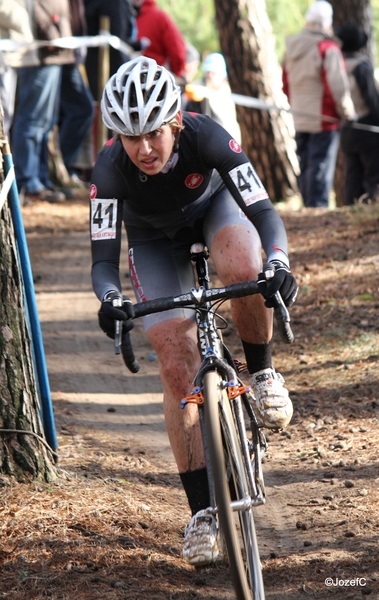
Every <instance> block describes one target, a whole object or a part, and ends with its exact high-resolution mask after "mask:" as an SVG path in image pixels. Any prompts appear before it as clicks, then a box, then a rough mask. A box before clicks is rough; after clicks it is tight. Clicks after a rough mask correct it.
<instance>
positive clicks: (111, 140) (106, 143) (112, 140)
mask: <svg viewBox="0 0 379 600" xmlns="http://www.w3.org/2000/svg"><path fill="white" fill-rule="evenodd" d="M113 142H114V138H113V137H112V138H111V139H110V140H108V141H107V142H105V146H112V144H113Z"/></svg>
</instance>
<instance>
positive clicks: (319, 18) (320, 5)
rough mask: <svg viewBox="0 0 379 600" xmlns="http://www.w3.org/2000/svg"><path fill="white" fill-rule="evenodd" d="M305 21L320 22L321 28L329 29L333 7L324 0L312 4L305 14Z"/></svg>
mask: <svg viewBox="0 0 379 600" xmlns="http://www.w3.org/2000/svg"><path fill="white" fill-rule="evenodd" d="M305 22H306V23H320V25H322V28H323V29H330V27H331V26H332V22H333V7H332V5H331V4H330V3H329V2H326V0H318V2H315V3H314V4H312V5H311V6H310V7H309V8H308V10H307V12H306V15H305Z"/></svg>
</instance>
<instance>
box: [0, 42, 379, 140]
mask: <svg viewBox="0 0 379 600" xmlns="http://www.w3.org/2000/svg"><path fill="white" fill-rule="evenodd" d="M107 45H110V46H112V48H115V50H120V51H121V52H124V54H127V55H128V56H129V57H130V58H134V57H135V56H139V55H140V53H139V52H135V50H134V49H133V48H132V47H131V46H129V44H127V43H126V42H123V41H122V40H120V38H118V37H117V36H116V35H111V34H110V33H109V32H108V31H100V34H99V35H95V36H72V37H63V38H57V39H55V40H34V42H31V43H28V44H26V43H21V42H14V41H13V40H0V52H1V51H4V52H12V51H14V50H19V49H20V48H25V47H28V48H43V47H46V46H56V47H57V48H69V49H71V50H75V49H76V48H82V47H85V48H94V47H101V46H107ZM189 87H191V88H192V90H193V91H195V92H196V94H195V95H198V94H199V95H202V96H203V97H206V96H207V94H208V89H207V88H206V87H205V86H200V85H190V86H189ZM231 97H232V99H233V101H234V102H235V104H239V105H240V106H246V107H247V108H257V109H258V110H277V111H283V110H284V111H286V112H290V113H292V114H298V115H304V116H308V117H313V118H317V119H319V118H320V117H322V120H323V121H328V122H331V123H340V122H341V120H340V119H335V118H333V117H329V116H328V115H319V114H314V113H310V112H307V111H300V110H296V109H292V108H289V107H288V108H287V107H283V106H277V105H276V104H268V103H267V102H266V101H265V100H260V99H259V98H252V97H250V96H242V95H241V94H231ZM350 126H351V127H353V128H354V129H362V130H364V131H372V132H374V133H379V127H376V126H375V125H364V124H362V123H354V122H353V123H350Z"/></svg>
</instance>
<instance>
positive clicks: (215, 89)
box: [185, 52, 241, 144]
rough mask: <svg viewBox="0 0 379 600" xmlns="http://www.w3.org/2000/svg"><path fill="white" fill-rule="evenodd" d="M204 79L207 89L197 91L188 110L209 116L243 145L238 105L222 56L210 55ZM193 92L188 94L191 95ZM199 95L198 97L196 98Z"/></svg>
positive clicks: (189, 103) (204, 67)
mask: <svg viewBox="0 0 379 600" xmlns="http://www.w3.org/2000/svg"><path fill="white" fill-rule="evenodd" d="M203 71H204V79H203V82H202V85H203V86H205V87H206V88H207V89H206V90H204V93H201V88H199V89H198V91H196V88H195V97H194V98H193V100H188V102H187V106H186V109H185V110H187V111H189V112H196V113H201V114H203V115H208V116H209V117H211V118H212V119H213V120H214V121H216V122H217V123H219V124H220V125H222V126H223V127H224V129H226V130H227V131H228V133H230V135H232V136H233V137H234V139H235V140H236V141H237V142H238V143H239V144H240V143H241V130H240V127H239V125H238V121H237V114H236V105H235V104H234V102H233V100H232V97H231V89H230V86H229V83H228V76H227V71H226V63H225V59H224V57H223V56H222V54H219V53H218V52H213V53H212V54H208V56H207V57H206V58H205V60H204V63H203ZM190 93H191V91H189V92H188V94H189V95H190ZM196 95H197V97H196Z"/></svg>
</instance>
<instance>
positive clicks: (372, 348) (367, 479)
mask: <svg viewBox="0 0 379 600" xmlns="http://www.w3.org/2000/svg"><path fill="white" fill-rule="evenodd" d="M23 210H24V218H25V224H26V229H27V236H28V244H29V251H30V255H31V262H32V267H33V273H34V278H35V282H36V292H37V303H38V309H39V316H40V320H41V326H42V331H43V338H44V344H45V352H46V358H47V366H48V373H49V378H50V385H51V390H52V397H53V402H54V411H55V417H56V425H57V433H58V439H59V446H60V451H59V452H60V456H61V463H60V464H61V466H62V468H63V469H64V470H65V472H66V474H68V481H66V482H65V483H62V484H61V483H59V485H57V487H56V489H53V492H54V493H51V490H48V489H45V488H41V491H40V496H39V500H40V501H39V505H38V508H39V510H40V511H41V507H45V509H46V510H45V512H46V515H45V518H46V522H45V521H44V522H43V527H42V525H41V528H42V529H41V531H45V532H47V531H50V534H49V535H50V538H49V535H47V533H46V535H45V537H44V538H43V539H44V542H43V543H44V545H43V544H42V541H41V540H42V538H41V537H38V539H37V538H36V533H35V531H36V530H35V527H36V522H37V523H42V521H43V518H42V517H41V514H37V512H36V513H35V514H34V513H31V514H30V515H29V516H28V519H29V520H28V521H25V522H24V523H25V524H24V531H22V529H20V522H19V521H18V522H17V523H14V525H13V526H12V527H13V529H12V527H11V531H12V532H13V533H12V536H13V537H14V539H15V540H16V539H18V540H20V541H19V544H21V545H22V539H24V540H25V539H26V538H27V539H28V540H29V539H30V541H31V542H32V540H34V542H33V543H34V546H33V547H34V552H36V550H35V548H36V547H38V548H40V545H39V544H42V546H43V549H44V550H43V551H44V552H45V553H46V557H45V558H44V557H43V555H42V554H40V553H39V552H41V553H42V549H40V550H39V551H38V552H37V556H38V557H39V561H40V562H39V564H40V567H36V566H34V570H33V569H32V568H31V567H30V565H29V567H30V568H29V571H28V573H31V572H32V573H33V576H32V575H30V576H28V577H26V579H25V578H24V580H21V579H22V578H21V579H20V576H18V575H13V579H12V582H14V583H13V584H14V586H15V587H14V594H13V593H12V591H11V592H9V591H8V592H7V591H5V590H4V594H5V595H4V594H3V596H1V591H2V588H1V584H0V598H1V597H4V598H9V599H12V600H13V598H15V599H17V600H20V599H23V598H25V599H26V598H28V600H29V599H30V598H38V599H42V598H43V597H44V596H45V595H46V593H47V590H50V592H51V593H49V594H47V595H50V597H53V598H56V599H57V600H58V599H62V600H63V599H70V600H71V599H74V598H75V599H77V600H84V599H85V598H89V599H90V600H93V599H95V598H105V597H106V598H107V600H108V599H111V600H112V599H113V598H133V600H139V599H140V598H141V599H142V598H144V600H145V599H150V598H151V599H152V600H161V599H162V600H163V599H167V600H170V599H172V600H177V599H180V600H186V599H187V598H188V599H189V598H199V599H200V598H201V599H203V598H204V599H205V598H207V599H216V598H217V599H220V600H222V599H224V600H232V599H233V598H234V595H233V592H232V589H231V586H230V581H229V575H228V572H227V569H226V567H225V566H224V565H218V566H217V568H215V569H204V570H202V571H200V572H197V573H195V572H194V571H192V569H189V568H187V566H186V565H184V564H183V563H182V561H181V559H180V548H181V536H182V531H183V528H184V526H185V523H186V522H187V520H188V510H187V508H186V501H185V498H184V494H183V492H182V490H181V487H180V483H179V478H178V477H177V475H176V468H175V465H174V461H173V458H172V455H171V451H170V448H169V445H168V441H167V437H166V433H165V426H164V419H163V411H162V403H161V391H162V388H161V383H160V380H159V376H158V368H157V362H156V360H154V355H153V352H152V349H151V347H150V346H149V344H148V342H147V341H146V338H145V336H144V335H143V334H142V332H141V329H140V325H138V324H137V326H136V327H135V330H134V331H133V339H134V344H135V349H136V355H137V357H138V358H139V360H140V363H141V370H140V372H139V373H138V374H137V375H131V374H129V373H128V372H127V371H126V368H125V367H124V365H123V363H122V359H121V357H116V356H114V354H113V346H112V342H111V341H110V340H108V339H107V338H106V337H105V336H103V334H102V333H101V331H100V330H99V328H98V325H97V322H96V312H97V309H98V302H97V300H96V298H95V296H94V294H93V292H92V288H91V283H90V250H89V244H88V235H87V206H86V201H84V200H78V201H76V202H67V203H66V204H65V205H62V206H58V205H57V206H50V205H48V206H45V205H43V204H36V205H33V206H30V207H25V208H24V209H23ZM284 218H285V221H286V225H287V228H288V231H289V236H290V241H291V247H293V248H297V249H299V250H300V248H301V252H300V251H299V254H297V253H295V252H294V253H293V256H292V264H293V268H294V270H295V271H296V269H297V271H296V274H297V275H298V278H299V283H300V285H301V294H300V297H299V300H298V302H297V303H296V305H295V307H294V309H293V311H292V313H291V314H292V319H293V327H294V330H295V334H296V337H297V340H296V343H295V344H294V346H293V347H291V348H288V347H285V346H284V345H283V344H282V343H281V342H279V341H278V340H276V342H275V365H276V367H277V369H278V370H279V371H281V372H282V373H283V374H284V376H285V378H286V380H287V383H288V384H289V389H290V391H291V396H292V398H293V401H294V406H295V417H294V420H293V423H292V424H291V426H290V428H289V429H288V432H284V433H283V434H281V435H280V434H270V435H269V453H268V456H267V458H266V461H265V465H264V469H265V479H266V486H267V495H268V499H267V504H266V506H264V507H260V508H259V509H257V511H256V521H257V529H258V537H259V544H260V552H261V557H262V564H263V570H264V579H265V586H266V597H267V599H269V600H301V599H303V598H308V597H309V598H319V599H321V600H325V599H326V598H329V597H333V598H336V599H341V600H342V598H343V599H345V598H346V599H351V600H358V598H362V596H363V595H369V596H370V597H372V598H379V586H378V581H379V566H378V565H379V560H378V541H379V540H378V519H377V514H378V513H377V509H378V498H379V494H378V489H377V488H378V486H377V484H378V476H379V472H378V468H377V467H378V460H377V453H376V446H375V444H376V443H377V441H378V412H377V407H378V402H377V398H378V395H379V394H378V391H379V390H378V377H377V374H376V372H377V367H378V361H379V356H378V355H379V342H378V336H377V333H376V331H377V328H378V325H379V319H378V317H377V316H376V314H377V310H376V309H377V307H378V306H379V303H378V296H377V289H378V286H379V276H378V272H377V271H378V269H377V264H378V260H379V251H378V249H377V237H378V235H377V234H378V227H377V217H376V216H375V215H368V214H364V215H363V217H362V216H361V217H360V218H357V219H356V220H355V221H354V220H352V219H351V217H349V216H346V215H345V214H344V213H342V214H341V213H338V212H336V213H330V214H329V213H322V212H320V213H316V212H315V213H314V214H310V213H298V214H291V213H288V214H287V213H286V214H285V216H284ZM349 228H350V229H349ZM304 232H307V236H306V238H304ZM370 232H371V233H370ZM346 234H348V238H344V236H345V235H346ZM362 235H364V236H365V248H364V252H363V251H361V246H362V243H361V242H360V240H361V237H362ZM370 236H371V237H370ZM346 239H348V242H347V241H346ZM347 243H348V244H349V245H351V246H349V247H352V248H353V250H352V252H353V256H354V257H355V258H354V260H351V261H348V260H347V259H346V258H344V257H343V256H342V254H343V253H344V252H345V254H346V253H347V257H348V256H349V249H347V248H346V244H347ZM373 265H374V266H373ZM320 266H321V267H322V269H321V268H320ZM126 271H127V267H126V265H123V266H122V269H121V273H123V281H124V284H125V290H128V278H127V276H126ZM321 271H322V273H323V277H321ZM325 274H326V275H325ZM347 274H348V277H349V282H350V284H351V285H354V286H356V287H357V289H359V291H360V292H361V294H362V295H363V294H366V295H367V298H368V299H366V300H362V299H361V300H358V296H357V294H356V293H354V294H350V292H349V290H348V289H347V288H343V286H344V285H345V283H344V282H345V281H346V279H340V278H341V277H347ZM367 281H370V285H368V284H367V283H362V282H367ZM349 294H350V295H349ZM350 296H351V298H350ZM369 296H370V297H369ZM333 298H340V300H339V304H338V303H336V302H335V301H333ZM311 303H312V304H311ZM376 303H377V304H376ZM310 306H311V307H312V308H310ZM341 339H343V340H344V343H341ZM358 340H360V342H359V341H358ZM227 341H228V344H231V346H232V347H235V348H236V352H237V353H239V356H240V350H239V349H238V346H237V345H236V344H237V341H236V340H235V338H234V336H233V335H232V336H231V337H228V339H227ZM16 488H17V489H16ZM16 488H15V491H14V494H13V496H12V495H10V496H9V498H10V503H11V500H12V502H13V503H14V504H13V505H12V506H13V508H12V510H11V509H9V510H10V512H12V511H13V513H15V514H18V511H19V510H20V506H21V507H22V506H23V501H24V500H23V494H22V489H21V488H20V487H17V486H16ZM49 494H50V496H49ZM52 496H54V497H56V503H57V506H56V507H55V508H56V512H55V513H54V515H51V514H50V513H51V508H50V507H51V497H52ZM58 508H61V511H63V512H60V516H59V518H58V517H57V512H58ZM36 510H37V509H36ZM49 511H50V512H49ZM65 511H66V512H65ZM42 513H43V511H42ZM33 515H34V516H33ZM102 516H104V517H106V520H105V521H104V519H103V518H102ZM24 518H25V513H24ZM54 518H55V523H56V529H54V533H53V530H52V529H51V524H52V521H51V520H53V521H54ZM49 519H50V520H49ZM13 520H15V518H14V519H13ZM16 521H17V519H16ZM29 521H30V523H29ZM10 523H12V519H11V518H10ZM29 525H30V528H31V530H32V531H33V534H31V533H30V531H29V530H28V531H27V532H26V531H25V530H26V529H27V528H28V527H29ZM58 525H59V527H58ZM17 527H18V529H17ZM44 528H45V529H44ZM49 528H50V529H49ZM16 530H17V531H18V532H19V533H17V534H16ZM38 531H39V530H38ZM73 532H74V533H73ZM26 533H28V535H27V536H26V538H25V535H26ZM22 534H24V538H21V537H20V535H22ZM38 535H39V536H40V535H42V534H38ZM28 536H29V537H28ZM83 536H84V537H83ZM49 539H50V542H49V543H50V546H49V543H48V540H49ZM37 542H38V543H37ZM76 544H77V549H76V550H75V548H76V546H75V545H76ZM62 545H63V546H64V547H63V546H62ZM42 546H41V548H42ZM61 546H62V548H63V549H62V553H60V552H59V548H60V547H61ZM31 547H32V546H30V548H31ZM22 548H23V549H22V551H20V553H21V554H20V555H21V556H24V557H25V556H26V557H27V559H28V545H27V543H26V542H25V541H24V542H23V546H22ZM13 552H15V549H13ZM84 556H86V558H84ZM17 564H18V563H17ZM16 566H17V565H16ZM7 567H9V571H8V570H7V571H6V573H9V575H8V578H9V581H10V580H11V578H12V576H11V575H10V573H11V572H13V571H14V572H15V573H19V570H17V568H16V567H15V563H9V564H8V563H7ZM11 567H12V568H13V571H12V568H11ZM67 571H69V575H68V573H67ZM17 577H18V578H17ZM327 577H330V578H332V581H333V584H332V585H331V586H329V587H328V586H327V585H326V584H325V579H326V578H327ZM6 581H7V578H6V577H5V584H4V585H7V586H8V588H7V589H8V590H9V589H11V590H13V588H12V586H10V587H9V583H8V584H7V583H6ZM20 581H21V583H20ZM346 581H349V582H350V583H348V584H347V585H342V583H341V582H346ZM354 581H355V583H353V582H354ZM26 582H27V583H26ZM23 586H24V587H23ZM23 590H24V591H23ZM7 594H8V595H7ZM23 594H24V595H23Z"/></svg>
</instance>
